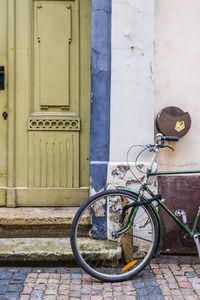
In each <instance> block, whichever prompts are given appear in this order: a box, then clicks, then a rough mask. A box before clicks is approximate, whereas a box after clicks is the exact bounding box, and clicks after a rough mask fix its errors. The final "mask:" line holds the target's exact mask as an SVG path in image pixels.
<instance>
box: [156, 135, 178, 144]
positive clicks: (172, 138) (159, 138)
mask: <svg viewBox="0 0 200 300" xmlns="http://www.w3.org/2000/svg"><path fill="white" fill-rule="evenodd" d="M178 140H179V137H177V136H164V135H162V133H158V134H157V135H156V141H157V142H158V141H161V143H163V144H164V141H172V142H177V141H178Z"/></svg>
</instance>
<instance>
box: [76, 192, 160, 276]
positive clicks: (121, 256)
mask: <svg viewBox="0 0 200 300" xmlns="http://www.w3.org/2000/svg"><path fill="white" fill-rule="evenodd" d="M136 200H137V198H136V197H135V196H134V195H133V194H131V193H129V192H125V191H117V190H112V191H106V192H102V193H99V194H97V195H95V196H93V197H91V198H89V199H88V200H87V201H86V202H85V203H83V204H82V206H81V207H80V208H79V210H78V212H77V214H76V216H75V218H74V220H73V223H72V226H71V234H70V238H71V247H72V251H73V253H74V256H75V258H76V261H77V262H78V264H79V265H80V266H81V267H82V268H83V269H84V270H85V271H86V272H87V273H89V274H90V275H91V276H93V277H95V278H97V279H99V280H103V281H111V282H114V281H123V280H128V279H130V278H132V277H133V276H134V275H135V274H137V273H138V272H140V271H141V270H142V269H143V268H144V267H145V266H146V265H147V264H148V263H149V261H150V259H151V258H152V256H153V254H154V252H155V249H156V246H157V241H158V225H157V220H156V217H155V214H154V212H153V211H152V209H151V207H150V206H148V205H145V206H139V207H138V208H136V211H135V212H136V215H135V218H134V222H133V226H132V227H131V228H130V229H129V230H128V231H126V232H125V233H124V234H122V235H121V236H119V237H116V233H117V231H118V230H120V229H121V228H122V226H124V224H125V223H126V222H127V220H128V218H129V215H130V211H131V208H130V209H129V210H127V215H126V217H125V220H124V223H123V224H120V222H119V220H120V216H121V212H122V208H123V206H124V205H126V204H130V203H132V202H133V201H136Z"/></svg>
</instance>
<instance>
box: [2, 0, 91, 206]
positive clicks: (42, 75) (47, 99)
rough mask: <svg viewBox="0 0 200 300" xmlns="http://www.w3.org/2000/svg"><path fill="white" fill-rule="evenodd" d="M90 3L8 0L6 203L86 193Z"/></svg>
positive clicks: (41, 202) (80, 197) (73, 199)
mask: <svg viewBox="0 0 200 300" xmlns="http://www.w3.org/2000/svg"><path fill="white" fill-rule="evenodd" d="M90 9H91V8H90V0H71V1H70V0H67V1H62V0H54V1H53V0H46V1H43V0H41V1H34V0H8V28H9V31H8V39H9V43H8V45H9V47H8V57H9V60H8V65H9V72H11V74H12V75H11V78H10V82H9V90H8V92H9V96H8V104H9V118H8V125H9V130H8V146H9V149H8V157H9V160H8V182H9V186H8V192H7V204H8V206H15V205H17V206H72V205H75V206H76V205H79V204H80V203H81V202H83V201H84V200H85V199H86V198H87V197H88V191H89V125H90V122H89V121H90Z"/></svg>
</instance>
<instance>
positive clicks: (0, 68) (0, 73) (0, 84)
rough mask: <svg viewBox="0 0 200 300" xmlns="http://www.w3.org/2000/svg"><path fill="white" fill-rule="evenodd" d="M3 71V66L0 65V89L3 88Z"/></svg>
mask: <svg viewBox="0 0 200 300" xmlns="http://www.w3.org/2000/svg"><path fill="white" fill-rule="evenodd" d="M4 81H5V72H4V66H0V90H4V88H5V86H4Z"/></svg>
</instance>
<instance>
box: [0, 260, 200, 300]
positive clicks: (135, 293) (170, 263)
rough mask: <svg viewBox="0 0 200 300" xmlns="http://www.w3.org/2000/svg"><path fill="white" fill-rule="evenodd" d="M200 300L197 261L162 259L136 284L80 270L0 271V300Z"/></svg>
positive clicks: (11, 269)
mask: <svg viewBox="0 0 200 300" xmlns="http://www.w3.org/2000/svg"><path fill="white" fill-rule="evenodd" d="M3 299H4V300H15V299H21V300H40V299H44V300H45V299H46V300H67V299H69V300H77V299H81V300H104V299H105V300H111V299H116V300H118V299H120V300H123V299H124V300H138V299H139V300H147V299H148V300H160V299H166V300H171V299H172V300H173V299H175V300H179V299H180V300H182V299H186V300H190V299H191V300H195V299H200V264H199V260H198V259H197V257H188V256H187V257H171V256H170V257H160V258H159V259H156V260H153V261H152V262H151V264H150V266H148V267H147V268H146V269H145V270H143V271H142V272H141V273H140V274H139V275H138V276H136V277H134V279H133V280H129V281H126V282H121V283H107V282H106V283H105V282H104V283H103V282H100V281H98V280H96V279H94V278H92V277H90V276H89V275H87V274H86V273H84V272H83V271H82V270H81V269H65V268H62V269H58V268H55V269H49V268H47V269H36V268H34V269H31V268H29V269H28V268H0V300H3Z"/></svg>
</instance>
